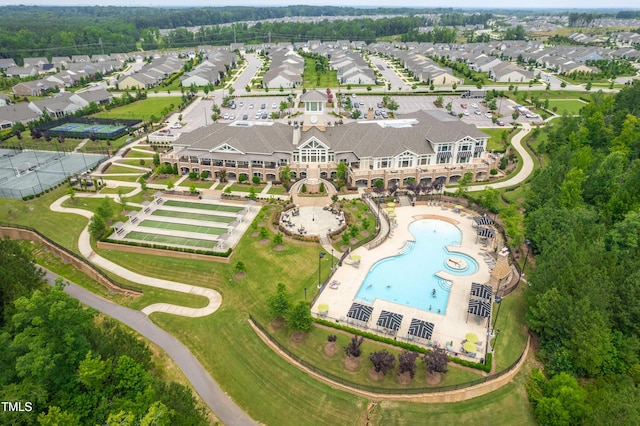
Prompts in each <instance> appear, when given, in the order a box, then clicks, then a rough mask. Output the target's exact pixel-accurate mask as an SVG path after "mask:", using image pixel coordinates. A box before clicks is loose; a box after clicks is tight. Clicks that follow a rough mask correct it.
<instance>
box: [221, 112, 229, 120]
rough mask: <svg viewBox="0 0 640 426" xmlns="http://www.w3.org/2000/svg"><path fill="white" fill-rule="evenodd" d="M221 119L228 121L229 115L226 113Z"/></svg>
mask: <svg viewBox="0 0 640 426" xmlns="http://www.w3.org/2000/svg"><path fill="white" fill-rule="evenodd" d="M222 118H224V119H225V120H228V119H229V113H228V112H227V113H226V114H225V115H223V116H222Z"/></svg>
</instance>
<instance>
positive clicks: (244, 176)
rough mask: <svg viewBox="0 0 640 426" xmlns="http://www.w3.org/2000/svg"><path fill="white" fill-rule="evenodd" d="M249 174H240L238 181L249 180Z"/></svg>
mask: <svg viewBox="0 0 640 426" xmlns="http://www.w3.org/2000/svg"><path fill="white" fill-rule="evenodd" d="M247 179H248V178H247V175H240V176H238V182H240V183H245V182H246V181H247Z"/></svg>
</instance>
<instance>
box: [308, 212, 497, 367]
mask: <svg viewBox="0 0 640 426" xmlns="http://www.w3.org/2000/svg"><path fill="white" fill-rule="evenodd" d="M395 212H396V215H397V218H396V219H397V223H398V225H397V226H395V227H394V228H393V235H392V236H390V237H389V238H388V239H387V240H386V241H385V242H384V243H383V244H381V245H380V246H378V247H376V248H375V249H373V250H368V249H367V248H366V247H360V248H358V249H357V250H355V251H354V252H353V253H352V256H360V258H361V259H360V265H359V266H358V267H354V266H353V265H352V264H348V263H351V262H350V261H347V262H346V263H345V264H343V265H342V266H340V267H337V269H336V272H335V273H334V275H333V277H332V280H336V281H338V282H340V285H339V286H337V288H335V289H334V288H330V286H329V285H327V286H326V287H325V288H324V289H323V291H322V293H321V294H320V296H319V297H318V299H317V300H316V302H315V304H314V305H313V306H312V308H311V311H312V313H313V314H314V315H318V306H319V305H321V304H326V305H328V306H329V311H328V313H327V315H326V318H327V319H330V320H336V321H338V322H340V323H347V322H349V324H350V325H354V324H355V325H358V326H359V327H358V328H368V329H369V331H376V330H377V331H379V332H380V333H383V330H382V329H381V328H379V327H377V325H376V322H377V320H378V317H379V316H380V313H381V312H382V310H386V311H390V312H394V313H398V314H401V315H403V320H402V323H401V326H400V329H399V330H398V333H397V334H396V338H398V339H409V338H410V337H409V335H408V330H409V325H410V324H411V319H413V318H416V319H420V320H423V321H428V322H430V323H433V324H434V325H435V327H434V332H433V335H432V338H431V343H433V344H435V343H437V344H438V345H439V346H441V347H445V346H446V345H448V344H450V343H451V342H453V345H452V348H453V351H452V352H460V348H461V345H462V341H463V339H464V338H465V335H466V334H467V333H475V334H476V335H477V336H478V338H479V341H480V342H479V343H480V344H479V345H478V346H477V349H478V350H477V352H476V361H477V360H479V359H480V358H484V357H485V348H486V342H487V340H488V339H487V333H488V328H487V320H486V319H480V318H478V317H476V316H475V315H471V314H469V315H468V316H467V307H468V303H469V299H470V291H471V283H472V282H476V283H481V284H485V283H488V281H489V274H490V270H489V267H488V265H487V264H486V262H485V261H484V254H483V251H484V250H487V249H488V250H493V248H492V247H485V246H483V245H482V244H480V243H476V228H475V227H474V226H473V224H474V221H473V216H474V215H473V214H468V212H467V213H466V214H464V212H463V214H464V215H463V214H460V213H455V212H453V211H452V210H447V209H442V207H434V206H416V207H398V208H396V209H395ZM420 219H439V220H444V221H446V222H449V223H452V224H454V225H455V226H456V227H458V229H460V231H461V232H462V241H461V242H460V246H455V247H451V246H450V247H448V249H449V250H450V251H457V252H461V253H464V254H466V255H469V256H471V257H472V258H474V259H475V261H476V263H477V264H478V270H477V271H476V272H475V273H473V274H471V275H463V276H459V275H453V274H450V273H448V272H447V271H446V270H443V271H440V272H438V273H437V274H436V275H437V276H438V277H440V278H444V279H447V280H450V281H451V282H452V283H453V284H452V287H451V292H450V294H449V301H448V303H447V308H446V313H445V314H438V313H436V312H429V311H428V310H423V309H418V308H415V307H411V306H407V305H405V304H402V303H401V302H391V301H388V300H381V299H375V300H374V301H373V303H367V302H361V303H363V304H367V305H371V306H373V313H372V315H371V318H370V319H369V321H368V323H367V324H366V326H365V325H364V324H356V323H355V322H354V321H353V320H351V319H349V318H348V317H347V312H348V311H349V309H350V308H351V305H352V303H353V302H354V301H357V300H355V298H356V294H357V293H358V291H359V290H360V286H361V285H362V283H363V282H364V279H365V277H366V275H367V273H368V272H369V269H370V268H371V267H372V266H373V265H374V264H375V263H376V262H377V261H379V260H380V259H384V258H387V257H391V256H396V255H398V254H399V252H400V250H402V248H403V247H404V246H405V244H406V242H407V241H408V240H414V239H415V238H414V236H413V235H412V234H411V233H410V232H409V225H410V224H411V223H412V222H413V221H415V220H420ZM416 267H420V266H419V265H416ZM390 291H391V292H392V291H393V288H390ZM414 343H418V344H422V345H427V344H428V343H429V342H427V341H426V340H424V339H417V338H416V339H415V340H414Z"/></svg>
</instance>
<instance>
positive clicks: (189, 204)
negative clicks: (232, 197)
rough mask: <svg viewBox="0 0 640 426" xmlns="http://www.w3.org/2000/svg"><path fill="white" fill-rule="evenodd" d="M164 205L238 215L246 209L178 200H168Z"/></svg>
mask: <svg viewBox="0 0 640 426" xmlns="http://www.w3.org/2000/svg"><path fill="white" fill-rule="evenodd" d="M164 205H165V206H170V207H184V208H188V209H199V210H213V211H220V212H232V213H238V212H239V211H242V210H244V207H236V206H223V205H222V204H207V203H193V202H190V201H177V200H167V201H165V202H164Z"/></svg>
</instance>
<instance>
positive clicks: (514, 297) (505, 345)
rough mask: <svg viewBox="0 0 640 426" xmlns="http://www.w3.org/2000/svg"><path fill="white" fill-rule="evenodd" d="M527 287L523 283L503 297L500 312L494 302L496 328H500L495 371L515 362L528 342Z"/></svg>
mask: <svg viewBox="0 0 640 426" xmlns="http://www.w3.org/2000/svg"><path fill="white" fill-rule="evenodd" d="M525 287H526V284H524V283H522V284H521V285H520V287H519V288H518V289H517V290H516V291H514V292H513V293H511V294H510V295H508V296H506V297H505V298H503V299H502V303H501V305H502V306H500V312H499V313H498V311H497V309H498V306H497V304H495V303H494V306H493V309H494V310H493V312H494V318H495V317H496V316H497V317H498V321H497V323H496V324H495V328H496V329H497V330H500V333H498V340H497V341H496V342H497V343H496V351H497V355H496V357H495V358H494V362H495V366H496V369H495V371H502V370H504V369H505V368H507V367H509V366H510V365H511V364H513V363H514V362H515V361H516V360H517V359H518V357H519V356H520V354H521V353H522V349H523V348H524V346H525V344H526V342H527V336H528V334H527V331H526V328H525V325H524V316H525V305H524V289H525Z"/></svg>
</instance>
